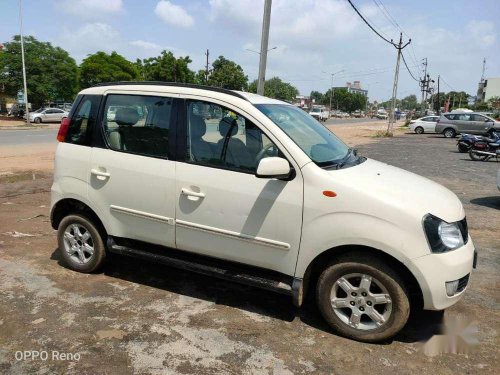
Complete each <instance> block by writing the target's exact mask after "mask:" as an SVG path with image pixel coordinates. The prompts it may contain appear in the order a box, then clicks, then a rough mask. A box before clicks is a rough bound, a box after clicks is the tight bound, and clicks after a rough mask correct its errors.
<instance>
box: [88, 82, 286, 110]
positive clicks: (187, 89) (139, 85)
mask: <svg viewBox="0 0 500 375" xmlns="http://www.w3.org/2000/svg"><path fill="white" fill-rule="evenodd" d="M172 88H179V89H181V90H179V93H180V94H187V93H189V94H199V95H206V93H207V91H212V92H213V93H214V94H215V93H217V94H225V95H230V96H233V97H237V98H239V99H243V100H246V101H248V102H250V103H252V104H288V105H291V104H289V103H286V102H283V101H281V100H277V99H271V98H268V97H265V96H262V95H257V94H254V93H250V92H244V91H237V90H228V89H224V88H221V87H212V86H203V85H195V84H190V83H176V82H157V81H145V82H134V81H131V82H107V83H100V84H97V85H95V86H92V87H89V88H87V89H84V90H82V91H80V94H83V95H103V94H104V93H105V92H106V91H108V90H123V89H125V90H130V91H156V92H161V91H163V90H162V89H164V91H165V92H167V93H168V92H171V91H172V90H171V89H172Z"/></svg>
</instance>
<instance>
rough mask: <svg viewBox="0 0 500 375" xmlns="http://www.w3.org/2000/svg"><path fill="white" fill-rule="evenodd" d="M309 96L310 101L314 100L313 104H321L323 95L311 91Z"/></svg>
mask: <svg viewBox="0 0 500 375" xmlns="http://www.w3.org/2000/svg"><path fill="white" fill-rule="evenodd" d="M309 96H310V97H311V100H313V99H314V102H315V103H323V97H324V95H323V94H322V93H320V92H319V91H311V94H310V95H309Z"/></svg>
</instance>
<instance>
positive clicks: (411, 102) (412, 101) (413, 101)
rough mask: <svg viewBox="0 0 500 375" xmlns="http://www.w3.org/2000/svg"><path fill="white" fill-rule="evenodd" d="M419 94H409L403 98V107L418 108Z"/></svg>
mask: <svg viewBox="0 0 500 375" xmlns="http://www.w3.org/2000/svg"><path fill="white" fill-rule="evenodd" d="M417 106H418V104H417V96H416V95H413V94H412V95H408V96H406V97H404V98H403V99H402V100H401V108H403V109H415V108H417Z"/></svg>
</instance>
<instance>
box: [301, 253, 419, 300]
mask: <svg viewBox="0 0 500 375" xmlns="http://www.w3.org/2000/svg"><path fill="white" fill-rule="evenodd" d="M346 254H363V255H369V256H371V257H376V258H377V259H379V260H381V261H383V262H384V263H386V264H388V265H389V266H390V267H391V268H392V269H393V270H394V271H395V272H396V273H397V274H398V276H399V277H400V278H401V280H402V281H403V282H404V283H405V286H406V287H407V288H408V292H409V297H410V301H411V303H412V305H414V306H415V307H417V308H421V307H422V306H423V305H424V297H423V292H422V288H421V286H420V284H419V282H418V281H417V279H416V277H415V276H414V275H413V273H412V272H411V271H410V269H409V268H408V267H407V266H406V265H405V264H404V263H402V262H401V261H400V260H398V259H396V258H395V257H394V256H392V255H390V254H388V253H386V252H384V251H382V250H379V249H376V248H374V247H370V246H364V245H341V246H336V247H333V248H330V249H328V250H325V251H323V252H322V253H320V254H318V255H317V256H316V257H315V258H314V259H313V260H312V261H311V262H310V263H309V265H308V266H307V269H306V271H305V273H304V280H303V284H304V286H303V291H304V294H305V295H306V294H309V293H310V292H312V291H313V290H314V288H316V283H317V281H318V277H319V275H320V274H321V271H322V270H324V269H325V267H326V266H327V265H329V264H331V262H332V261H335V259H336V258H339V257H342V256H343V255H346Z"/></svg>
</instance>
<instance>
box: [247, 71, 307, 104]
mask: <svg viewBox="0 0 500 375" xmlns="http://www.w3.org/2000/svg"><path fill="white" fill-rule="evenodd" d="M248 91H250V92H257V80H255V81H253V82H252V83H251V84H250V86H248ZM298 94H299V90H297V88H296V87H295V86H292V85H291V84H289V83H287V82H283V81H282V80H281V78H278V77H273V78H271V79H269V80H266V82H265V83H264V96H267V97H268V98H274V99H279V100H284V101H287V102H291V101H293V100H294V99H295V97H296V96H297V95H298Z"/></svg>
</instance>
